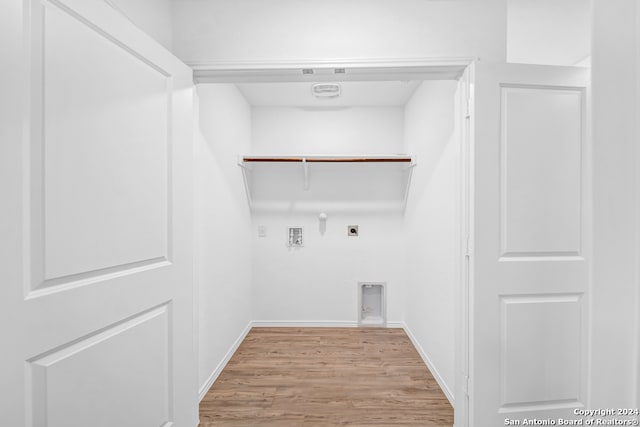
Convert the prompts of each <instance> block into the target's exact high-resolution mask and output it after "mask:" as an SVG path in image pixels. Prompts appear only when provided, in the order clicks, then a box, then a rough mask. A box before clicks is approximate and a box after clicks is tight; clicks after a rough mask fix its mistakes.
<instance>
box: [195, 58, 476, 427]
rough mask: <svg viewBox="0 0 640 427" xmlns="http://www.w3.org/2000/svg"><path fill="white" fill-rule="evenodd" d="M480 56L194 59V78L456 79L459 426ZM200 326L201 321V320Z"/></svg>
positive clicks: (463, 423)
mask: <svg viewBox="0 0 640 427" xmlns="http://www.w3.org/2000/svg"><path fill="white" fill-rule="evenodd" d="M476 61H477V59H476V58H391V59H389V58H377V59H321V60H313V61H283V60H278V61H264V62H261V61H242V62H215V63H206V64H205V63H190V64H189V65H190V66H191V67H192V69H193V71H194V73H193V75H194V83H195V84H199V83H258V82H261V83H266V82H312V81H318V80H322V81H354V80H357V81H380V80H455V81H457V82H458V85H459V86H458V87H459V91H458V94H457V96H458V97H459V98H458V99H456V102H457V103H458V105H459V108H458V111H457V112H456V114H457V116H458V117H456V121H457V122H458V123H459V126H460V129H459V131H460V141H459V144H460V145H459V148H460V164H459V176H458V179H459V194H458V195H457V200H458V202H457V204H458V210H459V215H458V217H459V225H458V233H459V243H458V251H459V255H458V257H457V262H456V267H457V269H458V280H457V282H458V283H457V286H456V289H455V290H454V295H455V325H454V334H455V337H454V342H455V356H454V358H455V362H454V363H455V381H454V398H455V403H456V404H455V407H454V414H455V418H454V419H455V421H454V425H455V427H468V426H469V425H470V420H469V415H470V413H471V411H470V407H471V406H472V405H473V396H472V395H471V394H472V390H473V388H472V387H471V381H472V379H471V373H470V367H471V366H472V365H473V363H472V362H473V351H472V349H473V346H472V345H471V344H472V342H473V329H472V324H471V323H470V319H471V318H472V313H473V306H472V304H471V301H472V298H471V297H472V295H473V283H474V281H473V277H474V269H473V258H474V256H473V241H474V229H473V224H474V206H473V200H474V198H473V195H474V170H475V168H474V162H475V160H474V159H475V157H474V135H475V121H474V120H475V114H474V87H475V80H474V79H475V72H474V69H475V62H476ZM196 328H197V326H196Z"/></svg>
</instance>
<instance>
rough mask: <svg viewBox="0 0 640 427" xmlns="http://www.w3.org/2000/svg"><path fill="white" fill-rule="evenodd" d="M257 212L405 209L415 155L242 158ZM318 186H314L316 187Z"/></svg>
mask: <svg viewBox="0 0 640 427" xmlns="http://www.w3.org/2000/svg"><path fill="white" fill-rule="evenodd" d="M238 165H239V166H240V167H241V168H242V176H243V179H244V184H245V189H246V194H247V200H248V202H249V206H250V207H251V209H252V210H270V211H280V210H290V209H292V208H295V209H299V210H305V209H306V210H309V211H312V210H314V209H317V208H318V207H319V206H326V205H331V206H333V207H335V208H340V209H344V210H368V211H370V210H372V209H374V210H378V209H385V210H394V211H402V210H404V207H405V205H406V198H407V194H408V192H409V186H410V183H411V175H412V169H413V167H414V166H415V162H414V159H413V157H412V156H410V155H405V154H401V155H387V156H381V155H360V156H356V155H308V156H304V155H303V156H301V155H286V156H279V155H278V156H273V155H245V156H240V158H239V161H238ZM312 184H313V185H312Z"/></svg>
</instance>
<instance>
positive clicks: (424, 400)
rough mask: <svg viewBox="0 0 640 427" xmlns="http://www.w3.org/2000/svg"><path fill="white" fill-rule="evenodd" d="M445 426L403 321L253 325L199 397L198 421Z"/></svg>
mask: <svg viewBox="0 0 640 427" xmlns="http://www.w3.org/2000/svg"><path fill="white" fill-rule="evenodd" d="M336 425H339V426H399V425H412V426H423V427H445V426H446V427H451V426H452V425H453V409H452V408H451V405H450V404H449V402H448V400H447V398H446V397H445V396H444V394H443V393H442V391H441V390H440V388H439V387H438V384H437V383H436V381H435V380H434V379H433V377H432V375H431V373H430V372H429V371H428V369H427V368H426V366H425V365H424V363H423V361H422V359H421V358H420V356H419V355H418V353H417V351H416V349H415V348H414V347H413V345H412V344H411V341H409V338H408V337H407V335H406V334H405V332H404V331H403V330H402V329H384V328H253V329H252V330H251V331H250V332H249V334H248V335H247V337H246V338H245V340H244V341H243V342H242V344H241V345H240V347H239V348H238V351H236V353H235V354H234V356H233V357H232V358H231V360H230V361H229V363H228V364H227V366H226V367H225V368H224V370H223V371H222V373H221V374H220V376H219V377H218V379H217V381H216V382H215V384H214V385H213V387H212V388H211V390H210V391H209V393H208V394H207V395H206V396H205V398H204V399H203V400H202V402H201V403H200V427H211V426H251V427H253V426H278V427H288V426H304V427H307V426H336Z"/></svg>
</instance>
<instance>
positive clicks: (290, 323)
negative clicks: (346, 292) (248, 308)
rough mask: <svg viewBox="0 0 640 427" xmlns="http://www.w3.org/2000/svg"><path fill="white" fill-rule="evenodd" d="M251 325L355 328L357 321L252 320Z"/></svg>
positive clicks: (266, 326)
mask: <svg viewBox="0 0 640 427" xmlns="http://www.w3.org/2000/svg"><path fill="white" fill-rule="evenodd" d="M252 323H253V326H254V327H256V328H357V327H358V322H352V321H340V320H327V321H321V320H307V321H302V322H298V321H291V320H275V321H274V320H254V321H253V322H252Z"/></svg>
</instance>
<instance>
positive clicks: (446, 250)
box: [195, 60, 473, 426]
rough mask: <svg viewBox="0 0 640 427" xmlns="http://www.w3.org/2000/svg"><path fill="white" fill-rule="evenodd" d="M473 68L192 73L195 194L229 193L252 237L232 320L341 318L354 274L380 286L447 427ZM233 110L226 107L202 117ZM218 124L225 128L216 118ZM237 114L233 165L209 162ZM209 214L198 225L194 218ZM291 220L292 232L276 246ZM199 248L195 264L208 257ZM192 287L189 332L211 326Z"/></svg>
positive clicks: (464, 338)
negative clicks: (199, 150) (239, 311)
mask: <svg viewBox="0 0 640 427" xmlns="http://www.w3.org/2000/svg"><path fill="white" fill-rule="evenodd" d="M472 67H473V63H472V61H470V60H469V61H467V60H460V61H428V60H425V61H387V62H374V61H371V62H359V63H357V62H356V63H347V62H334V63H307V64H256V65H241V66H237V67H236V66H220V67H217V68H216V67H207V68H206V69H197V68H196V70H195V81H196V83H197V84H198V86H197V90H198V97H199V101H200V106H199V109H200V123H199V128H200V130H201V133H202V140H203V141H202V147H203V149H204V151H205V152H204V153H203V154H204V156H203V157H206V156H207V155H211V159H209V160H208V161H209V162H210V163H209V164H206V165H203V164H201V165H200V166H199V169H200V171H201V173H202V174H204V175H206V174H209V173H211V170H212V169H211V168H210V167H209V166H212V167H213V169H215V168H217V167H219V168H220V171H219V173H217V172H216V173H212V175H211V176H205V177H204V179H200V181H202V183H201V184H199V185H201V186H202V188H201V191H199V193H198V194H199V198H200V199H201V200H200V201H199V203H200V204H201V205H203V206H205V205H206V204H207V203H206V201H203V199H206V198H208V197H210V195H209V192H210V188H208V187H210V186H211V185H212V182H211V180H213V179H216V180H217V182H221V181H225V180H233V182H234V184H233V185H234V186H236V184H238V183H240V187H241V190H242V199H243V200H242V203H244V206H243V207H242V208H240V207H239V203H240V202H239V199H238V197H235V196H234V197H232V199H233V200H231V201H232V202H233V203H236V204H238V206H237V209H244V211H243V213H242V215H241V216H243V218H244V219H243V221H244V222H243V223H242V225H243V226H244V228H246V229H247V230H249V231H240V232H239V233H237V234H236V237H237V236H241V237H242V236H244V237H242V238H246V242H247V244H248V245H250V246H251V260H250V261H249V262H250V263H251V270H252V273H251V279H250V280H251V285H250V288H249V291H248V295H249V297H250V298H251V300H252V304H251V309H250V314H249V315H250V322H249V325H248V327H247V328H249V329H250V327H251V326H353V327H355V326H358V323H359V322H358V320H359V318H358V315H357V313H354V310H353V307H355V306H356V305H357V300H358V298H359V294H360V291H361V289H360V287H359V286H356V285H357V284H358V283H360V282H363V283H380V282H385V283H386V286H385V288H384V291H383V294H384V301H386V307H385V309H386V310H385V312H386V322H385V323H386V326H387V327H399V328H403V329H404V330H405V331H406V332H407V335H408V336H409V338H410V339H411V340H412V342H413V344H414V346H415V347H416V349H417V350H418V352H419V354H420V355H421V356H422V359H423V360H424V362H425V364H426V365H427V366H428V368H429V369H430V370H431V371H432V373H433V374H434V377H435V378H436V380H437V381H438V383H439V384H440V387H441V388H442V389H443V392H444V393H445V395H446V396H447V398H448V399H449V400H450V402H451V403H452V405H453V406H454V408H455V415H456V425H457V426H464V425H467V421H466V420H467V418H468V416H467V412H468V405H469V403H468V402H469V401H468V395H467V393H468V389H467V383H468V381H469V380H468V378H469V374H468V373H469V327H468V326H469V325H468V323H469V322H468V319H469V315H468V311H469V303H468V300H469V288H470V283H469V282H470V278H471V274H470V269H471V267H470V255H471V248H472V240H473V239H472V235H473V230H472V228H471V224H472V221H471V217H472V210H471V204H470V200H471V196H472V191H473V186H472V182H471V176H472V174H471V170H472V162H471V161H470V159H471V158H472V138H471V132H470V129H471V126H472V123H471V122H472V120H473V112H472V87H473V85H472ZM328 83H332V84H331V85H329V84H328ZM321 86H322V87H321ZM325 86H327V88H326V91H325V90H324V89H323V93H322V94H321V95H320V96H319V97H318V96H316V95H317V93H316V94H315V95H314V88H319V87H320V88H321V89H322V88H324V87H325ZM329 86H331V87H329ZM336 86H338V89H337V90H336ZM318 90H319V89H318ZM316 92H317V91H316ZM336 93H338V94H339V95H335V94H336ZM237 104H240V106H239V107H238V105H237ZM236 107H238V108H240V109H241V110H242V111H243V112H242V113H241V114H239V115H238V116H233V117H231V116H228V115H227V116H224V115H216V114H217V113H216V112H220V111H226V112H227V113H228V111H229V110H230V109H233V108H236ZM223 116H224V117H223ZM238 117H240V118H238ZM232 122H233V123H236V124H237V127H235V128H234V129H235V130H233V131H231V130H230V131H228V132H224V131H221V130H220V129H223V128H225V126H228V125H229V123H232ZM247 126H249V127H250V130H248V131H247V130H246V129H245V130H243V131H242V132H245V135H244V137H245V138H244V140H243V141H244V143H243V144H244V145H240V146H233V147H229V146H226V147H225V148H222V149H221V150H223V151H224V150H226V151H225V154H224V155H227V154H229V153H231V152H233V151H234V150H235V153H234V156H236V158H237V159H236V162H234V164H233V168H235V169H233V168H230V167H229V164H228V162H226V163H225V166H220V165H218V163H220V162H221V161H222V160H221V159H223V158H224V155H217V154H218V153H216V150H217V149H219V147H218V145H217V144H222V145H224V140H225V139H228V140H230V139H233V138H235V137H237V133H235V132H236V131H237V129H239V128H240V127H244V128H246V127H247ZM247 141H248V142H247ZM407 159H408V160H407ZM238 166H240V167H239V168H238ZM221 175H222V176H221ZM220 178H222V179H220ZM235 188H236V189H237V188H238V187H237V186H236V187H235ZM211 204H212V205H213V204H214V202H212V203H211ZM217 206H218V207H217V209H223V207H222V206H221V205H220V203H218V204H217ZM205 208H206V206H205ZM200 210H202V209H200ZM210 213H211V216H210V217H207V216H205V215H201V219H200V225H199V226H198V227H203V228H207V226H206V222H207V221H213V219H212V218H215V215H216V212H210ZM227 217H229V215H227ZM203 223H205V225H203ZM291 227H294V228H296V229H299V230H301V231H303V235H304V244H302V243H301V244H300V245H297V246H291V245H289V244H288V241H289V236H288V233H289V230H290V229H291ZM354 227H355V228H354ZM240 228H243V227H240ZM351 229H355V230H357V232H355V233H351V232H350V230H351ZM242 233H244V235H243V234H242ZM198 234H200V233H198ZM206 238H210V236H209V237H207V236H206V235H203V239H206ZM200 246H201V247H203V248H204V251H205V252H200V253H199V254H198V258H199V260H200V261H199V264H200V265H203V264H205V263H210V262H211V259H212V258H211V256H209V254H208V253H206V251H207V249H206V246H207V244H206V242H203V243H202V244H201V245H200ZM227 259H228V258H227ZM212 270H215V269H212ZM206 274H207V273H206V272H205V273H204V274H200V275H198V277H200V283H199V286H200V288H201V290H200V295H201V297H202V296H203V293H204V294H207V293H209V294H210V295H212V298H215V295H216V291H215V290H212V289H211V286H210V285H209V283H211V281H209V280H207V277H206ZM356 289H357V291H355V290H356ZM354 291H355V292H354ZM222 292H223V291H221V292H217V295H220V294H221V293H222ZM199 299H200V302H199V304H200V309H201V315H200V316H199V319H200V320H199V326H198V328H199V335H200V337H203V336H212V335H214V333H215V331H213V328H218V327H220V326H221V325H218V324H216V322H212V321H211V318H209V317H208V316H209V314H202V311H207V310H208V309H207V307H206V304H207V302H206V301H207V296H206V295H204V297H203V298H199ZM246 332H248V329H245V331H244V332H243V334H241V337H243V336H244V335H246ZM427 338H429V339H427ZM239 340H240V341H241V339H239ZM236 341H238V340H236ZM429 341H433V342H435V343H436V344H435V346H434V347H432V345H434V344H431V343H430V342H429ZM234 345H235V344H234ZM200 347H201V349H200V353H201V354H200V359H201V360H203V359H206V358H207V357H208V356H207V355H206V354H205V353H206V352H207V351H209V350H208V349H206V348H202V347H203V346H202V345H201V346H200ZM229 353H230V354H233V351H232V350H229V351H228V352H227V353H226V354H224V353H223V354H224V357H223V358H221V360H220V364H221V365H222V366H224V363H226V362H225V361H224V359H226V360H228V358H229V357H230V355H229ZM452 360H453V362H452ZM220 364H218V366H216V370H217V371H218V373H219V370H220V369H221V368H219V366H220ZM210 370H211V369H208V368H204V369H202V371H203V374H201V377H202V378H205V379H206V378H208V380H207V381H206V383H205V386H204V392H206V389H208V387H209V386H210V385H211V384H212V383H213V381H214V380H215V377H216V371H214V373H213V374H211V375H209V374H210V372H209V371H210ZM202 392H203V389H201V396H203V393H202Z"/></svg>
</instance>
